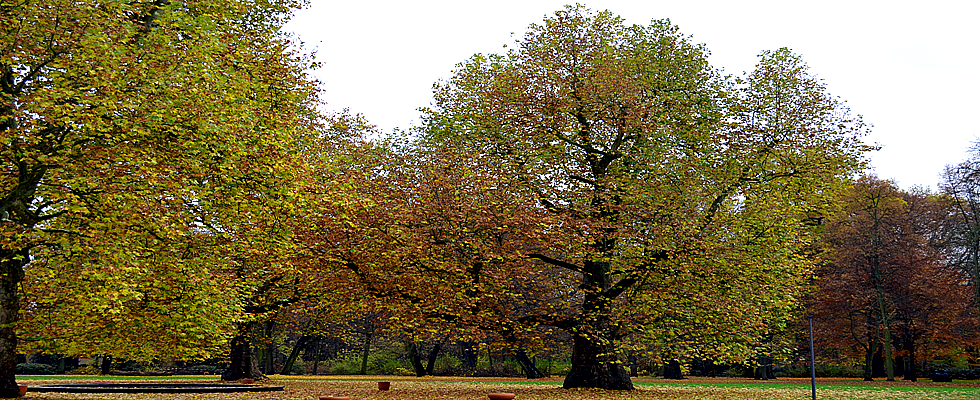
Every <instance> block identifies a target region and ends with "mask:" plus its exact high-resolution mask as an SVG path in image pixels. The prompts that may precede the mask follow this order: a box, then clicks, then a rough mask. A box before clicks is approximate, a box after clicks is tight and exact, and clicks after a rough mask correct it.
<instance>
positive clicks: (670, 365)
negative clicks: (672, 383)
mask: <svg viewBox="0 0 980 400" xmlns="http://www.w3.org/2000/svg"><path fill="white" fill-rule="evenodd" d="M664 379H684V374H683V373H681V363H680V361H677V360H670V361H668V362H666V363H665V364H664Z"/></svg>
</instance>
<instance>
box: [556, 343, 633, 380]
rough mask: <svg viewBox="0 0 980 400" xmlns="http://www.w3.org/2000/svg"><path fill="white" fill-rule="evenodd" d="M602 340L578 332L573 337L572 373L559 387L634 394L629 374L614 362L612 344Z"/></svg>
mask: <svg viewBox="0 0 980 400" xmlns="http://www.w3.org/2000/svg"><path fill="white" fill-rule="evenodd" d="M604 330H605V329H604ZM603 336H605V337H590V335H587V334H586V333H583V332H581V331H580V332H577V333H576V334H574V335H573V336H572V341H573V342H572V343H573V346H574V347H573V348H572V369H571V370H570V371H568V375H567V376H565V383H564V384H563V385H562V387H564V388H565V389H572V388H598V389H607V390H633V382H632V381H631V380H630V376H629V374H628V373H626V369H625V368H623V364H622V363H620V362H619V361H618V360H617V359H616V345H615V342H614V341H613V340H608V339H607V338H608V335H603Z"/></svg>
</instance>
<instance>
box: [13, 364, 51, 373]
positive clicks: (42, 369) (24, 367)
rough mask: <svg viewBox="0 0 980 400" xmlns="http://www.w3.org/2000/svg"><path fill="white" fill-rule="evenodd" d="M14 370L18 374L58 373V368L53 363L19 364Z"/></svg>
mask: <svg viewBox="0 0 980 400" xmlns="http://www.w3.org/2000/svg"><path fill="white" fill-rule="evenodd" d="M14 370H15V372H16V373H17V374H23V375H54V374H57V373H58V368H55V367H54V366H53V365H48V364H38V363H23V364H17V367H15V368H14Z"/></svg>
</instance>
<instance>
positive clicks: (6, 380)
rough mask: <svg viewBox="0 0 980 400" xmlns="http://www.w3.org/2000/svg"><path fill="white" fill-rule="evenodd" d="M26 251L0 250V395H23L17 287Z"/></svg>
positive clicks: (27, 255) (22, 277)
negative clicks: (18, 374) (18, 375)
mask: <svg viewBox="0 0 980 400" xmlns="http://www.w3.org/2000/svg"><path fill="white" fill-rule="evenodd" d="M28 257H29V254H28V251H27V250H19V251H11V250H3V251H0V269H2V270H0V274H2V275H0V397H5V398H10V397H20V391H19V390H18V388H17V379H16V376H15V374H16V368H17V332H16V330H15V328H16V326H17V321H18V320H19V319H20V316H19V314H20V294H19V293H18V291H17V290H18V286H19V285H20V282H21V281H23V280H24V265H26V264H27V260H28Z"/></svg>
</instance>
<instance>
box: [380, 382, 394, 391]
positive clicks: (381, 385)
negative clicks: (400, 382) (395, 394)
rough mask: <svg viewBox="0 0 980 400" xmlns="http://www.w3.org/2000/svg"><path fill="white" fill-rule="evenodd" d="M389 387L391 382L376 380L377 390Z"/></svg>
mask: <svg viewBox="0 0 980 400" xmlns="http://www.w3.org/2000/svg"><path fill="white" fill-rule="evenodd" d="M388 389H391V382H378V390H388Z"/></svg>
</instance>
